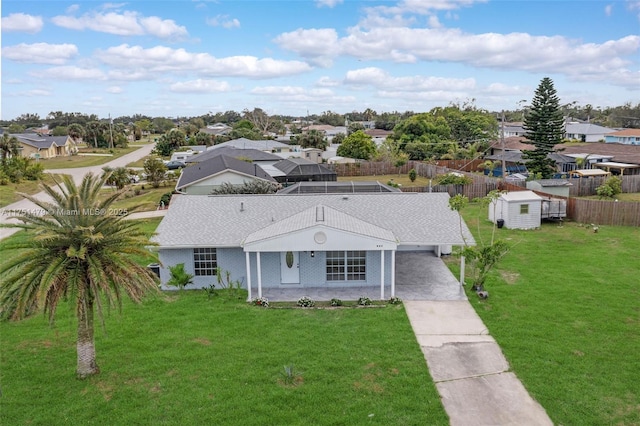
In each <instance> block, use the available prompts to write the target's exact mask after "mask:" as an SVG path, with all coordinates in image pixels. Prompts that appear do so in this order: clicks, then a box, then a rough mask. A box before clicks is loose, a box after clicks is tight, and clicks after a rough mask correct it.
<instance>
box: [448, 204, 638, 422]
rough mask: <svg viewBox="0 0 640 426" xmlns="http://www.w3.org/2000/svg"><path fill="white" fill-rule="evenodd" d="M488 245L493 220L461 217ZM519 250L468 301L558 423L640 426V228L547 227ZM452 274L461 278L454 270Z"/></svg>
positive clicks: (516, 236) (516, 244)
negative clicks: (482, 295)
mask: <svg viewBox="0 0 640 426" xmlns="http://www.w3.org/2000/svg"><path fill="white" fill-rule="evenodd" d="M478 214H480V217H481V218H482V220H480V225H481V229H480V234H481V235H483V236H484V238H485V241H488V238H489V235H490V230H491V227H490V225H491V224H490V222H488V221H487V220H485V218H486V211H485V210H483V211H482V212H479V208H478V206H474V205H470V206H469V207H467V210H466V211H465V212H464V215H465V217H466V220H467V223H468V225H469V227H470V228H471V230H472V232H473V233H474V235H476V236H477V235H478V231H477V226H476V225H477V223H478V219H477V218H478V217H479V216H478ZM497 235H498V236H499V237H500V238H504V239H507V240H508V241H510V242H511V243H512V244H513V247H512V249H511V251H510V252H509V253H508V254H507V256H506V257H505V258H504V259H503V260H502V261H501V263H500V264H499V265H498V268H496V270H495V271H494V273H493V275H492V276H491V277H490V279H489V281H488V285H487V286H486V288H487V290H488V291H489V293H490V298H489V299H488V300H486V301H480V300H479V299H478V298H477V296H476V295H475V294H472V293H471V292H469V294H468V295H469V300H470V301H471V302H472V305H473V306H474V307H475V309H476V311H477V312H478V314H479V315H480V317H481V318H482V320H483V321H484V323H485V324H486V325H487V327H488V329H489V332H490V333H491V335H492V336H493V337H494V338H495V339H496V340H497V342H498V343H499V345H500V347H501V348H502V350H503V352H504V353H505V355H506V356H507V359H508V360H509V363H510V364H511V367H512V369H513V371H514V372H515V373H516V375H517V376H518V377H519V378H520V379H521V380H522V382H523V383H524V385H525V387H526V388H527V390H528V391H529V392H530V393H531V395H532V396H533V397H534V398H535V399H536V400H538V401H539V402H540V403H541V405H542V406H543V407H544V408H545V409H546V410H547V413H548V414H549V415H550V417H551V419H552V420H553V422H554V423H555V424H563V425H605V424H608V425H638V424H640V386H639V384H640V361H638V357H639V356H640V351H639V348H640V285H639V284H640V262H639V261H638V250H639V249H640V228H637V227H608V226H600V227H599V231H598V233H594V232H593V230H592V228H590V227H587V226H583V225H581V224H577V223H571V222H569V223H565V224H564V225H563V226H559V225H557V224H553V223H549V224H547V223H545V224H543V226H542V228H541V229H539V230H531V231H517V230H508V229H499V230H497ZM450 268H451V269H452V270H453V271H454V273H455V274H456V275H457V274H458V270H457V269H456V262H455V261H452V262H451V264H450Z"/></svg>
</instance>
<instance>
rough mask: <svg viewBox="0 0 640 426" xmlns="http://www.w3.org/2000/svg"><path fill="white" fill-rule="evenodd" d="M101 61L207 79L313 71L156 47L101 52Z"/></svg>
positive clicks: (298, 64) (280, 63)
mask: <svg viewBox="0 0 640 426" xmlns="http://www.w3.org/2000/svg"><path fill="white" fill-rule="evenodd" d="M96 56H97V58H98V59H99V60H100V61H102V62H103V63H105V64H107V65H110V66H113V67H116V68H118V69H123V70H124V69H134V70H139V69H144V70H147V71H148V72H150V73H159V72H171V71H175V72H186V71H191V72H195V73H198V74H200V75H203V76H235V77H248V78H257V79H259V78H273V77H280V76H286V75H294V74H300V73H303V72H307V71H309V70H311V67H310V66H309V65H308V64H306V63H304V62H300V61H280V60H276V59H271V58H264V59H259V58H256V57H253V56H231V57H226V58H216V57H214V56H211V55H209V54H208V53H190V52H187V51H186V50H185V49H172V48H169V47H165V46H156V47H152V48H149V49H145V48H143V47H141V46H129V45H127V44H122V45H120V46H115V47H110V48H108V49H107V50H105V51H99V52H97V54H96Z"/></svg>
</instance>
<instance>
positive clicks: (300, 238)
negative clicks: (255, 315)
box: [152, 193, 474, 299]
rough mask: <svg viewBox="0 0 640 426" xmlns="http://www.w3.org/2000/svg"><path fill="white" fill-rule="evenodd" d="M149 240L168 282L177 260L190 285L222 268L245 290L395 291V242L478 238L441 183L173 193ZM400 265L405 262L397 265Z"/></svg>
mask: <svg viewBox="0 0 640 426" xmlns="http://www.w3.org/2000/svg"><path fill="white" fill-rule="evenodd" d="M152 240H153V241H155V242H156V243H157V244H158V247H157V250H158V254H159V260H160V263H161V269H160V279H161V283H162V285H163V287H164V288H166V283H167V281H168V280H169V278H170V273H169V269H168V268H169V267H172V266H174V265H177V264H180V263H183V264H184V265H185V270H186V271H187V272H188V273H190V274H193V275H194V277H193V287H196V288H200V287H206V286H209V285H211V284H213V283H215V282H216V276H215V274H216V273H217V271H218V269H217V268H220V270H221V271H225V273H227V272H228V273H230V276H231V279H233V280H238V281H239V282H241V283H242V287H244V288H247V289H248V290H249V298H251V297H252V296H253V295H254V293H253V291H254V289H257V296H258V297H260V296H261V295H262V289H263V288H305V287H314V288H318V287H320V288H326V289H327V291H330V290H331V289H332V288H340V287H352V286H357V287H361V286H371V287H372V288H380V289H381V299H383V298H385V297H389V296H393V295H394V293H395V276H396V270H395V266H396V265H395V254H396V252H397V251H414V252H424V253H425V254H427V253H429V254H433V253H435V254H436V255H438V256H439V255H440V254H441V253H447V252H450V250H451V247H452V246H462V245H465V244H474V240H473V237H472V235H471V233H470V232H469V230H468V228H467V226H466V224H465V223H464V221H462V220H461V218H460V215H459V214H458V213H457V212H455V211H453V210H451V208H450V207H449V195H448V194H446V193H386V194H348V195H347V194H323V195H319V194H306V195H243V196H240V195H237V196H211V197H198V196H190V195H174V197H173V198H172V200H171V206H170V207H169V210H168V211H167V213H166V216H165V217H164V218H163V220H162V222H161V223H160V225H159V226H158V228H157V230H156V235H155V236H154V237H152ZM399 272H400V273H401V272H402V271H399Z"/></svg>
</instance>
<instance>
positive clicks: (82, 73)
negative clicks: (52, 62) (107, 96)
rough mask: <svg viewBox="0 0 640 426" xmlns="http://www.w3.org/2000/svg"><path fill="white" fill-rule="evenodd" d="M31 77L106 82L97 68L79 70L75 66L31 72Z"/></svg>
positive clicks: (103, 75) (102, 73) (104, 76)
mask: <svg viewBox="0 0 640 426" xmlns="http://www.w3.org/2000/svg"><path fill="white" fill-rule="evenodd" d="M31 74H32V75H34V76H36V77H39V78H47V79H54V80H93V81H100V80H106V78H107V77H106V75H105V74H104V72H102V71H101V70H99V69H97V68H80V67H76V66H63V67H53V68H48V69H46V70H43V71H32V72H31Z"/></svg>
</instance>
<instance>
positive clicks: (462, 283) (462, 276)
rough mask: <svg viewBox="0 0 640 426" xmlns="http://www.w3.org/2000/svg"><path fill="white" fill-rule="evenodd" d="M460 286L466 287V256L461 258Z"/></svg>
mask: <svg viewBox="0 0 640 426" xmlns="http://www.w3.org/2000/svg"><path fill="white" fill-rule="evenodd" d="M460 285H464V256H460Z"/></svg>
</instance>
